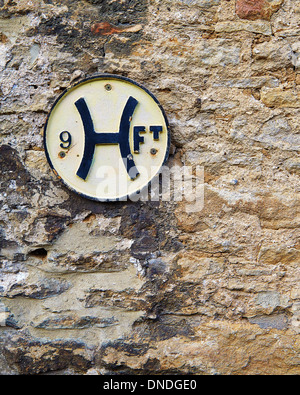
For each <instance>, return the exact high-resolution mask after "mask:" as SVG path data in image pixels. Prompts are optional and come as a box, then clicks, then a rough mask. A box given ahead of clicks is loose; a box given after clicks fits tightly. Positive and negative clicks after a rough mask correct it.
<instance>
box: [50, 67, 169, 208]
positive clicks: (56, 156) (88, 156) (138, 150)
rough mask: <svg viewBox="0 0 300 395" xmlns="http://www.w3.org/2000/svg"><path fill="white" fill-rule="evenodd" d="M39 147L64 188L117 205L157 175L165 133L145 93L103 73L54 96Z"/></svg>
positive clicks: (165, 124)
mask: <svg viewBox="0 0 300 395" xmlns="http://www.w3.org/2000/svg"><path fill="white" fill-rule="evenodd" d="M44 145H45V152H46V156H47V159H48V162H49V164H50V166H51V167H52V169H53V171H54V172H55V174H56V175H58V177H59V178H60V179H61V180H62V181H63V182H64V183H65V185H66V186H67V187H69V188H70V189H71V190H73V191H75V192H77V193H79V194H81V195H83V196H84V197H86V198H89V199H93V200H98V201H116V200H124V199H125V198H127V197H128V196H131V195H133V194H136V193H138V192H139V191H141V190H142V189H143V188H145V187H146V186H147V185H148V184H149V182H151V180H152V179H153V178H154V177H155V176H156V175H157V174H158V173H159V172H160V170H161V167H162V166H163V164H164V163H165V162H166V160H167V158H168V155H169V147H170V133H169V127H168V121H167V118H166V115H165V113H164V111H163V109H162V107H161V105H160V104H159V102H158V101H157V99H156V98H155V97H154V96H153V95H152V94H151V93H150V92H149V91H148V90H147V89H145V88H144V87H142V86H141V85H139V84H137V83H136V82H134V81H132V80H129V79H127V78H123V77H119V76H115V75H108V74H104V75H100V76H95V77H93V78H90V79H87V80H84V81H81V82H80V83H78V84H76V85H75V86H73V87H72V88H70V89H69V90H67V91H66V92H64V93H63V94H62V95H61V96H60V97H59V98H58V100H57V101H56V103H55V104H54V106H53V108H52V110H51V112H50V114H49V117H48V120H47V123H46V125H45V130H44Z"/></svg>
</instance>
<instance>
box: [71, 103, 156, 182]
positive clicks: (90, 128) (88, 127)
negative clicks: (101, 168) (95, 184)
mask: <svg viewBox="0 0 300 395" xmlns="http://www.w3.org/2000/svg"><path fill="white" fill-rule="evenodd" d="M137 105H138V101H137V100H136V99H135V98H134V97H132V96H130V97H129V99H128V101H127V103H126V105H125V108H124V110H123V113H122V116H121V121H120V127H119V133H96V132H95V129H94V123H93V120H92V117H91V114H90V111H89V109H88V106H87V104H86V101H85V99H84V98H81V99H79V100H77V101H76V103H75V106H76V107H77V110H78V112H79V114H80V116H81V119H82V123H83V127H84V133H85V146H84V154H83V158H82V161H81V165H80V167H79V170H78V172H77V176H78V177H80V178H82V179H83V180H86V179H87V176H88V174H89V171H90V168H91V166H92V162H93V158H94V155H95V148H96V145H107V144H118V145H119V148H120V153H121V156H122V158H123V162H124V165H125V167H126V170H127V173H128V175H129V177H130V178H131V180H132V181H133V180H135V179H136V178H137V177H138V176H139V175H140V173H139V172H138V170H137V167H136V165H135V163H134V159H133V155H132V152H131V148H130V142H129V132H130V125H131V121H132V116H133V113H134V111H135V109H136V107H137ZM162 131H163V127H162V126H151V127H150V132H152V133H153V139H154V140H159V134H160V133H161V132H162ZM145 132H146V128H145V127H144V126H135V127H134V128H133V135H134V153H139V152H140V144H141V143H144V137H142V136H140V133H145Z"/></svg>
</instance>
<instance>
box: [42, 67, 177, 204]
mask: <svg viewBox="0 0 300 395" xmlns="http://www.w3.org/2000/svg"><path fill="white" fill-rule="evenodd" d="M100 79H112V80H121V81H125V82H129V83H131V84H132V85H135V86H137V87H138V88H140V89H143V90H144V91H145V92H146V93H147V94H148V95H149V96H151V97H152V99H153V100H154V101H155V103H156V104H157V105H158V107H159V109H160V110H161V112H162V114H163V117H164V119H165V123H166V126H167V131H168V144H167V151H166V156H165V159H164V162H163V164H162V166H164V165H165V164H166V162H167V160H168V158H169V153H170V146H171V132H170V124H169V121H168V118H167V115H166V113H165V111H164V109H163V107H162V105H161V104H160V102H159V101H158V100H157V98H156V97H155V96H154V95H153V93H151V92H150V91H149V90H148V89H147V88H145V87H144V86H143V85H141V84H139V83H138V82H136V81H133V80H131V79H130V78H127V77H123V76H119V75H116V74H97V75H94V76H92V77H88V78H85V79H83V80H80V81H79V82H76V83H74V84H72V85H70V87H68V88H67V89H66V90H65V91H64V92H63V93H61V94H60V96H59V97H58V98H57V99H56V100H55V102H54V104H53V105H52V107H51V110H50V112H49V114H48V115H47V118H46V123H45V126H44V136H43V142H44V149H45V154H46V158H47V161H48V163H49V165H50V167H51V169H52V171H53V172H54V174H55V175H56V177H58V178H59V180H60V181H61V182H62V183H63V184H64V185H65V186H66V187H67V188H68V189H69V190H71V191H72V192H74V193H76V194H77V195H79V196H81V197H83V198H85V199H89V200H93V201H96V202H102V203H108V202H119V201H127V200H128V199H130V196H133V195H135V194H138V193H140V192H141V191H140V190H138V191H136V192H134V193H133V194H131V195H127V196H124V197H122V198H116V199H99V198H95V197H92V196H88V195H85V194H83V193H81V192H78V191H76V189H74V188H72V187H71V186H70V185H68V184H67V183H66V182H65V181H64V180H63V179H62V178H61V177H59V176H58V173H57V171H56V170H55V168H54V166H53V164H52V161H51V159H50V156H49V153H48V149H47V145H46V135H47V127H48V122H49V119H50V116H51V114H52V112H53V110H54V109H55V107H56V106H57V104H58V103H59V101H60V100H61V99H62V98H63V97H64V96H65V95H66V94H67V93H69V91H71V90H72V89H74V88H76V87H77V86H79V85H81V84H83V83H85V82H88V81H93V80H100ZM160 172H161V169H160V170H159V172H158V173H157V174H159V173H160ZM152 180H153V178H152V179H151V180H150V181H149V183H148V184H147V185H145V187H144V188H143V189H145V188H148V187H149V185H150V184H151V181H152Z"/></svg>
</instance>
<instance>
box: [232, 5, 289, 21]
mask: <svg viewBox="0 0 300 395" xmlns="http://www.w3.org/2000/svg"><path fill="white" fill-rule="evenodd" d="M282 3H283V0H236V13H237V15H238V16H239V17H240V18H242V19H251V20H255V19H270V18H271V16H272V15H273V14H274V12H276V11H278V10H279V8H280V7H281V5H282Z"/></svg>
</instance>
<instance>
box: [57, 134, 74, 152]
mask: <svg viewBox="0 0 300 395" xmlns="http://www.w3.org/2000/svg"><path fill="white" fill-rule="evenodd" d="M66 137H67V138H66ZM59 138H60V141H61V142H62V143H61V144H60V146H61V148H63V149H68V148H70V147H71V144H72V136H71V134H70V133H69V132H67V131H64V132H61V134H60V136H59ZM66 144H67V145H66Z"/></svg>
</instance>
